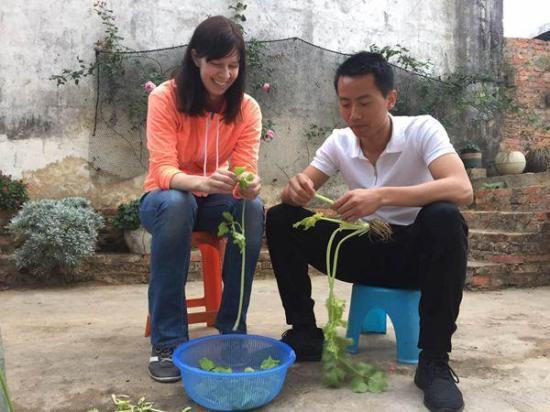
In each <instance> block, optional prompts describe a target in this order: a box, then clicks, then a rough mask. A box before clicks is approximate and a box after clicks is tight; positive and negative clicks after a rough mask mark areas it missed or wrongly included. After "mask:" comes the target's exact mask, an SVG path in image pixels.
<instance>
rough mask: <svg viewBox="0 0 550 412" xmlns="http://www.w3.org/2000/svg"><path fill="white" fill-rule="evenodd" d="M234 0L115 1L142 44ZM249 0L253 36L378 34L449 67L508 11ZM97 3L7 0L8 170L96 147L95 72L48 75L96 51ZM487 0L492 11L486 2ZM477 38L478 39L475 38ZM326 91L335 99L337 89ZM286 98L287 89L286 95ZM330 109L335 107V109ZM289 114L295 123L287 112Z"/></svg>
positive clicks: (338, 44) (4, 157) (171, 35)
mask: <svg viewBox="0 0 550 412" xmlns="http://www.w3.org/2000/svg"><path fill="white" fill-rule="evenodd" d="M232 3H233V2H232V1H227V0H202V1H196V0H158V1H156V2H151V1H145V0H117V1H111V2H110V4H111V6H112V8H113V10H114V12H115V16H116V17H117V22H118V27H119V28H120V34H121V35H122V36H124V37H125V43H126V45H127V46H128V47H130V48H133V49H137V50H144V49H153V48H160V47H169V46H172V45H180V44H185V43H186V42H187V41H188V39H189V37H190V35H191V33H192V31H193V29H194V27H195V26H196V25H197V24H198V23H199V22H200V21H202V20H203V19H204V18H205V17H207V16H208V15H214V14H224V15H226V16H229V15H230V14H231V12H230V10H229V9H228V6H229V5H230V4H232ZM247 3H248V9H247V11H246V16H247V22H246V23H245V27H246V30H247V32H248V33H249V36H250V35H253V36H254V37H256V38H258V39H277V38H283V37H294V36H297V37H301V38H303V39H304V40H307V41H310V42H312V43H315V44H317V45H320V46H323V47H326V48H329V49H334V50H339V51H343V52H353V51H358V50H361V49H364V48H366V47H367V46H368V45H369V44H371V43H376V44H378V45H381V46H383V45H394V44H396V43H399V44H401V45H403V46H405V47H408V48H409V49H410V50H411V53H412V54H413V55H415V56H416V57H417V58H419V59H424V60H425V59H429V60H431V61H432V62H433V63H434V65H435V70H436V71H437V72H439V73H443V72H448V71H449V70H452V69H453V68H454V67H455V66H456V65H457V61H456V59H457V55H458V54H459V53H460V48H461V47H462V43H465V42H466V41H465V40H464V38H465V37H464V36H473V38H474V40H475V38H476V37H475V36H476V35H477V34H476V33H477V31H476V30H477V26H478V21H477V18H478V15H479V18H482V17H483V16H485V17H483V18H486V16H487V14H486V10H485V9H486V8H496V9H497V13H496V14H497V16H498V9H499V7H500V8H501V0H485V1H481V2H475V3H476V5H474V2H469V1H467V2H460V3H461V4H462V6H461V5H457V4H456V2H455V1H452V0H437V1H435V0H434V1H422V0H414V1H412V0H368V1H367V0H347V1H328V0H304V1H296V0H287V1H281V0H261V1H260V0H248V1H247ZM479 4H481V6H479ZM92 6H93V1H92V0H63V1H62V0H51V1H41V0H27V1H24V2H23V1H19V0H2V2H0V39H2V47H0V169H1V170H3V171H4V172H7V173H11V174H12V175H14V176H16V177H19V176H22V174H23V173H24V172H29V171H33V170H38V169H41V168H43V167H45V166H46V165H47V164H50V163H52V162H55V161H58V160H61V159H63V158H65V157H67V156H70V155H72V156H76V157H81V158H84V159H86V158H87V157H88V156H89V154H88V153H89V150H88V142H89V137H90V134H91V127H92V120H93V114H94V103H95V96H94V94H95V90H94V79H92V78H88V79H86V80H84V81H82V83H81V85H80V86H79V87H75V86H73V85H69V86H65V87H60V88H57V87H56V85H55V82H53V81H50V80H48V78H49V76H50V75H52V74H54V73H58V72H60V71H61V69H62V68H66V67H73V66H74V63H75V57H76V56H77V55H78V56H80V57H81V58H83V59H85V60H91V59H93V57H94V52H93V44H94V42H95V41H97V40H98V39H99V38H100V37H101V36H102V33H101V31H102V26H101V24H100V21H99V19H98V18H97V16H96V15H95V13H94V11H93V7H92ZM469 7H470V8H471V9H472V10H470V11H469V13H465V14H464V15H465V16H474V18H470V17H467V20H468V19H469V20H471V22H470V24H471V25H472V27H465V26H464V16H462V19H460V18H459V16H458V14H460V13H461V9H468V8H469ZM480 7H481V9H483V10H482V11H479V10H478V9H479V8H480ZM482 13H485V14H483V15H482ZM466 26H467V25H466ZM472 33H473V34H472ZM480 36H483V33H481V34H480ZM500 36H501V37H502V33H500ZM468 39H470V40H468ZM468 39H466V40H467V42H469V43H471V41H472V40H471V38H468ZM482 40H485V39H481V40H480V41H479V43H480V45H481V44H482V43H483V41H482ZM474 43H475V41H474ZM467 46H468V47H469V48H471V47H472V45H471V44H468V45H467ZM480 48H481V46H480ZM306 69H307V68H306ZM312 80H313V79H312ZM318 93H321V94H324V95H325V97H324V99H328V100H327V101H331V100H330V99H332V97H331V96H332V93H333V91H332V90H319V91H318ZM327 96H328V97H327ZM279 98H282V99H284V98H285V97H284V95H282V94H280V96H279ZM277 104H280V103H277ZM282 104H283V105H284V102H282ZM327 110H328V111H329V113H334V110H333V108H328V109H327ZM306 111H307V110H306ZM295 115H296V116H300V113H295ZM281 122H282V123H281V124H283V125H285V124H286V123H285V122H286V120H284V119H283V120H281ZM282 133H284V128H283V129H282ZM296 147H301V146H300V145H298V146H296ZM293 150H294V148H293ZM268 167H269V166H268ZM275 174H276V173H275V172H273V175H274V176H275Z"/></svg>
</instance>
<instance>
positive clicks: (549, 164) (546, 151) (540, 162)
mask: <svg viewBox="0 0 550 412" xmlns="http://www.w3.org/2000/svg"><path fill="white" fill-rule="evenodd" d="M525 159H526V161H527V167H526V168H525V171H526V172H532V173H540V172H546V171H548V170H550V147H548V146H547V147H538V148H535V149H531V150H529V151H528V152H527V156H525Z"/></svg>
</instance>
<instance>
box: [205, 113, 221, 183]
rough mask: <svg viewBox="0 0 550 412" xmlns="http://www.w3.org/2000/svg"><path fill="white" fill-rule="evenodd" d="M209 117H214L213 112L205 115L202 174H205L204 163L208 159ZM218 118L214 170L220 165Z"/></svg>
mask: <svg viewBox="0 0 550 412" xmlns="http://www.w3.org/2000/svg"><path fill="white" fill-rule="evenodd" d="M210 119H214V113H211V115H210V116H207V117H206V129H205V130H204V161H203V164H202V175H203V176H206V175H207V171H206V169H207V168H206V164H207V161H208V129H210ZM219 151H220V119H216V170H218V168H219V167H220V153H219Z"/></svg>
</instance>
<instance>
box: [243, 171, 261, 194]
mask: <svg viewBox="0 0 550 412" xmlns="http://www.w3.org/2000/svg"><path fill="white" fill-rule="evenodd" d="M245 173H247V172H245ZM253 176H254V178H253V179H252V180H251V181H250V182H248V186H247V187H246V188H245V189H243V188H242V187H240V185H239V184H238V183H237V191H238V194H239V195H240V196H241V197H242V198H243V199H246V200H253V199H255V198H256V197H258V195H259V194H260V190H261V189H262V184H261V179H260V176H258V175H253Z"/></svg>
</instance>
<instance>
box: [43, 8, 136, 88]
mask: <svg viewBox="0 0 550 412" xmlns="http://www.w3.org/2000/svg"><path fill="white" fill-rule="evenodd" d="M94 11H95V12H96V14H97V16H98V17H99V18H100V20H101V24H103V27H104V31H105V37H103V39H101V40H98V41H97V42H96V43H95V48H96V50H102V51H107V52H112V53H109V54H108V58H107V59H106V60H105V61H103V62H101V63H99V62H98V61H97V60H96V61H95V62H93V63H92V62H86V61H84V60H82V59H81V58H80V57H79V56H77V57H76V60H77V63H78V68H73V69H63V70H62V71H61V73H59V74H54V75H51V76H50V78H49V80H54V81H56V82H57V86H62V85H65V84H67V83H70V82H73V83H74V84H75V85H77V86H78V83H79V82H80V80H81V79H82V78H84V77H88V76H91V75H92V74H94V72H95V70H96V68H99V69H101V70H103V71H104V72H105V73H107V74H109V75H111V76H113V75H116V74H120V73H122V72H123V71H124V68H123V65H122V63H123V59H124V58H123V56H122V54H120V52H121V51H126V50H128V48H127V47H125V46H124V45H123V44H122V41H123V40H124V38H123V37H121V36H120V35H119V33H118V27H117V25H116V22H115V21H116V18H115V16H114V13H113V10H111V9H110V8H109V7H108V6H107V2H106V1H102V0H97V1H96V2H95V3H94Z"/></svg>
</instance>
